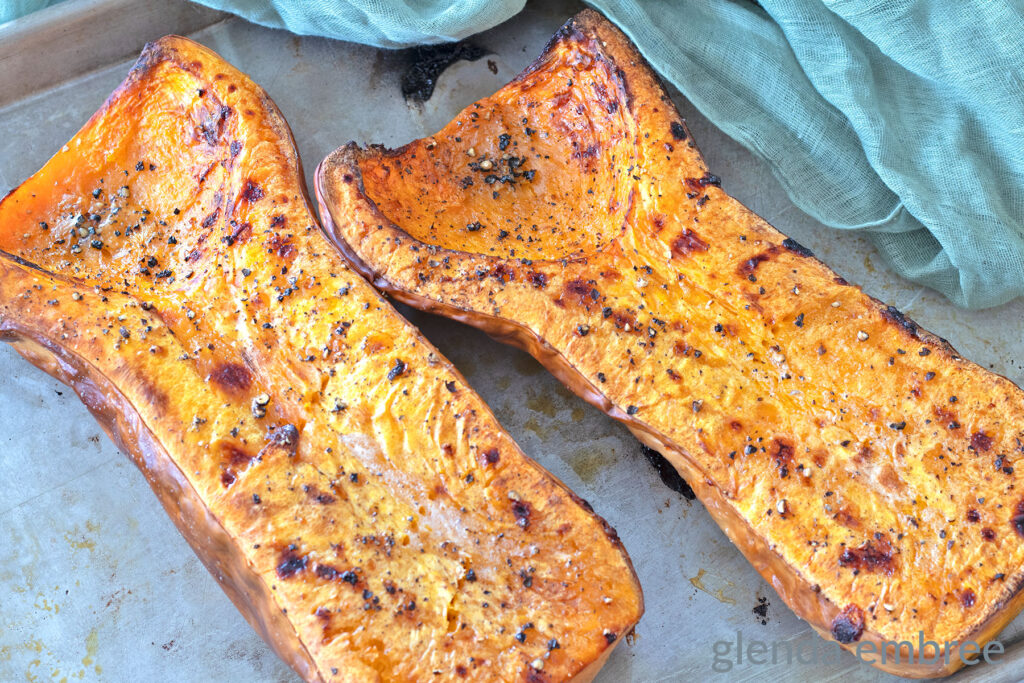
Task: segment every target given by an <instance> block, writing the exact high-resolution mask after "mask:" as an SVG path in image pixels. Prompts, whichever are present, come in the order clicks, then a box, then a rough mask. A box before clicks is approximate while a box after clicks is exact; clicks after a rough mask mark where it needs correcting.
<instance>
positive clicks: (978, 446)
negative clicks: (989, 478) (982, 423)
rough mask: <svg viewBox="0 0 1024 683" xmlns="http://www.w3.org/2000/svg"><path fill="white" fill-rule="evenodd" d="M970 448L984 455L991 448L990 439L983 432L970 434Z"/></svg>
mask: <svg viewBox="0 0 1024 683" xmlns="http://www.w3.org/2000/svg"><path fill="white" fill-rule="evenodd" d="M971 448H973V449H974V450H975V451H978V452H979V453H985V452H987V451H988V450H989V449H990V448H992V437H991V436H989V435H988V434H986V433H985V432H983V431H978V432H975V433H974V434H971Z"/></svg>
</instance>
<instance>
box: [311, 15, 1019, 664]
mask: <svg viewBox="0 0 1024 683" xmlns="http://www.w3.org/2000/svg"><path fill="white" fill-rule="evenodd" d="M530 131H532V133H531V132H530ZM503 136H508V137H507V138H505V137H503ZM505 154H511V156H512V157H513V158H514V159H516V161H513V162H512V163H511V164H509V163H508V160H507V159H505V158H504V157H503V155H505ZM520 158H522V159H523V161H522V162H519V161H518V159H520ZM482 159H487V160H489V161H490V166H489V167H488V168H485V169H482V168H481V166H480V164H481V160H482ZM506 169H507V172H506ZM530 170H532V171H533V173H532V174H530V176H529V177H527V176H525V175H522V174H523V173H525V172H526V171H530ZM513 171H515V173H513ZM485 173H487V174H489V175H495V176H501V175H511V179H505V180H502V179H501V178H500V177H498V178H497V179H492V180H487V177H486V175H484V174H485ZM517 174H520V175H517ZM467 178H468V179H469V181H472V182H469V181H467V180H466V179H467ZM481 180H483V182H481ZM316 190H317V196H318V200H319V203H320V213H321V217H322V219H323V224H324V228H325V229H326V230H327V231H328V232H329V233H330V234H331V235H332V236H333V238H334V240H335V242H336V244H337V245H338V247H339V249H340V250H341V252H342V253H343V254H345V256H346V258H348V259H349V261H350V262H351V263H352V264H353V265H354V267H355V268H357V269H358V270H359V271H360V272H361V273H363V275H364V276H365V277H366V278H367V279H369V280H370V281H371V282H373V283H374V284H375V285H376V286H377V287H379V288H381V289H383V290H385V291H387V292H388V293H389V294H390V295H392V296H393V297H395V298H396V299H398V300H401V301H403V302H405V303H408V304H410V305H412V306H415V307H418V308H421V309H423V310H427V311H431V312H434V313H438V314H440V315H445V316H448V317H451V318H453V319H456V320H459V321H461V322H464V323H467V324H471V325H474V326H476V327H479V328H480V329H483V330H484V331H486V332H488V333H489V334H491V335H492V336H493V337H495V338H496V339H499V340H501V341H505V342H507V343H511V344H514V345H516V346H518V347H520V348H523V349H524V350H526V351H527V352H529V353H531V354H532V355H533V356H534V357H536V358H537V359H538V360H539V361H540V362H541V363H543V364H544V365H545V366H546V367H547V368H548V369H549V370H550V371H551V372H552V373H554V374H555V375H556V376H557V377H558V378H559V379H560V380H561V381H562V382H563V383H565V384H566V385H567V386H568V387H569V388H570V389H572V390H573V391H574V392H575V393H577V394H578V395H580V396H581V397H582V398H584V399H585V400H587V401H588V402H590V403H592V404H593V405H595V406H596V407H598V408H599V409H601V410H603V411H605V412H606V413H608V414H609V415H610V416H612V417H613V418H615V419H617V420H620V421H621V422H623V423H624V424H625V425H626V426H627V427H628V428H629V429H630V430H631V431H632V432H633V433H634V434H635V435H636V436H637V437H638V438H639V439H640V440H641V441H642V442H644V443H645V444H647V445H648V446H650V447H652V448H655V449H656V450H658V451H660V452H661V453H662V454H663V455H665V457H666V458H668V459H669V460H670V461H671V462H672V463H673V464H674V465H675V466H676V468H677V469H678V470H679V471H680V473H681V474H682V475H683V476H684V477H685V478H686V480H687V481H688V482H689V483H690V485H691V486H692V487H693V489H694V492H695V493H696V494H697V495H698V497H699V498H700V499H701V500H702V502H704V504H705V506H706V507H707V508H708V510H709V512H710V513H711V515H712V517H713V518H714V519H715V520H716V522H718V524H719V525H720V526H721V527H722V528H723V530H724V531H725V533H726V534H727V535H728V537H729V538H730V540H732V541H733V543H735V544H736V545H737V546H738V547H739V548H740V550H741V551H742V552H743V553H744V555H745V556H746V557H747V558H748V560H750V561H751V563H752V564H753V565H754V566H755V568H756V569H757V570H758V571H759V572H760V573H761V575H762V576H763V577H764V578H765V579H766V580H767V581H768V582H769V583H770V584H771V585H772V586H773V587H774V588H775V589H776V591H777V592H778V593H779V595H780V596H781V597H782V598H783V600H784V601H785V602H786V603H787V604H788V605H789V606H790V607H791V608H792V609H793V610H794V611H795V612H796V614H798V615H799V616H800V617H802V618H803V619H805V620H807V621H808V622H809V623H810V624H811V625H812V626H813V627H814V628H815V629H816V630H817V631H818V632H819V633H820V634H821V635H822V636H823V637H825V638H830V639H834V640H837V642H840V644H841V645H842V646H843V647H845V648H847V649H849V650H851V651H855V650H856V648H857V646H858V644H860V643H864V642H869V643H872V644H873V645H874V647H875V648H876V652H877V651H878V648H879V647H880V646H881V643H882V641H883V640H887V641H904V640H909V641H911V642H912V643H914V644H915V645H916V643H917V640H918V634H919V633H923V634H924V638H925V639H926V640H934V641H938V642H939V643H943V642H944V641H954V640H956V641H961V642H962V641H964V640H974V641H976V642H978V643H980V644H984V643H985V642H986V641H988V640H990V639H991V638H993V637H995V636H996V635H997V634H998V632H999V631H1000V630H1001V629H1002V628H1003V627H1004V626H1005V625H1006V624H1007V623H1008V622H1009V621H1010V620H1011V619H1012V618H1013V617H1014V616H1015V615H1016V613H1017V612H1018V611H1019V610H1020V609H1021V607H1024V594H1022V591H1021V586H1022V584H1024V572H1022V568H1021V565H1022V561H1024V497H1022V495H1021V494H1020V493H1018V492H1016V491H1015V485H1017V484H1018V483H1019V482H1018V480H1019V478H1020V476H1021V475H1020V474H1019V473H1018V472H1016V471H1015V467H1014V465H1016V461H1017V459H1019V458H1020V457H1021V456H1022V454H1024V432H1022V431H1021V425H1022V424H1024V420H1022V416H1024V393H1022V392H1021V390H1020V389H1019V388H1018V387H1016V386H1014V385H1013V384H1012V383H1011V382H1010V381H1009V380H1006V379H1005V378H1002V377H999V376H996V375H994V374H993V373H990V372H987V371H986V370H984V369H983V368H980V367H978V366H977V365H975V364H973V363H970V362H968V361H965V360H963V359H962V358H960V357H959V356H958V355H957V354H956V352H955V350H954V349H953V348H952V347H951V346H950V345H949V344H948V343H947V342H945V341H944V340H942V339H940V338H938V337H936V336H935V335H933V334H930V333H928V332H926V331H924V330H922V329H920V328H919V327H918V326H917V325H916V324H915V323H913V321H910V320H909V319H907V318H905V317H904V316H903V315H902V314H901V313H900V312H899V311H897V310H896V309H893V308H891V307H886V306H885V305H884V304H882V303H881V302H878V301H877V300H874V299H872V298H870V297H868V296H866V295H864V294H863V293H862V292H861V291H860V290H859V288H857V287H854V286H850V285H849V284H848V283H846V282H845V281H844V280H843V279H842V278H839V277H838V276H836V274H835V273H834V272H832V271H831V270H829V269H828V268H827V267H826V266H825V265H824V264H822V263H821V262H820V261H818V260H817V259H815V258H813V255H811V254H810V253H809V252H808V251H807V250H806V249H804V248H803V247H801V246H800V245H799V244H797V243H796V242H794V241H792V240H789V239H788V238H785V236H784V235H782V234H781V233H779V232H778V231H776V230H775V229H774V228H772V227H771V226H769V225H768V224H767V223H766V222H764V221H763V220H762V219H760V218H759V217H757V216H755V215H754V214H753V213H752V212H750V211H749V210H748V209H746V208H745V207H743V206H742V205H740V204H739V203H738V202H736V201H735V200H733V199H732V198H731V197H729V196H728V195H727V194H726V193H725V192H723V191H722V190H721V189H720V187H719V186H718V181H717V179H716V178H715V177H714V176H711V175H710V174H709V173H708V170H707V168H706V166H705V164H704V162H703V159H702V158H701V156H700V153H699V151H698V150H697V149H696V147H695V146H694V144H693V141H692V138H691V137H690V135H689V131H688V130H687V129H686V127H685V124H684V123H683V121H682V120H681V119H680V117H679V115H678V112H677V111H676V109H675V107H674V106H673V105H672V103H671V101H670V99H669V98H668V96H667V95H666V93H665V91H664V89H663V88H662V87H661V85H660V83H659V82H658V80H657V77H656V76H655V75H654V74H653V72H652V71H651V70H650V68H649V67H648V66H647V65H646V63H645V62H644V60H643V58H642V57H641V56H640V55H639V53H638V52H637V51H636V50H635V48H634V47H633V46H632V45H631V44H630V42H629V41H628V39H627V38H626V37H625V36H623V35H622V34H621V33H620V32H619V31H618V30H617V29H615V28H614V27H613V26H611V25H610V24H609V23H608V22H607V21H606V20H604V19H603V17H601V16H600V15H599V14H597V13H595V12H593V11H590V10H587V11H584V12H583V13H581V14H579V15H577V16H576V17H575V18H574V19H573V20H571V21H570V22H569V23H568V24H566V26H564V27H563V28H562V29H561V30H560V31H559V33H558V34H556V36H555V37H554V38H553V39H552V41H551V42H550V43H549V45H548V46H547V48H546V49H545V51H544V53H543V54H542V55H541V56H540V57H539V58H538V59H537V60H536V61H535V62H534V64H533V65H531V66H530V67H528V68H527V69H526V70H525V71H524V72H523V73H522V74H520V75H519V76H517V77H516V78H515V79H514V80H513V81H512V82H511V83H510V84H509V85H507V86H506V87H505V88H503V89H502V90H501V91H499V92H498V93H497V94H495V95H494V96H492V97H490V98H486V99H484V100H481V101H480V102H477V103H475V104H474V105H471V106H470V107H468V108H467V109H466V110H464V111H463V112H462V113H461V114H460V115H459V116H458V117H456V119H454V120H453V121H452V123H450V124H449V125H448V126H447V127H445V129H443V130H442V131H440V132H439V133H437V134H436V135H434V136H431V137H429V138H425V139H423V140H417V141H414V142H412V143H409V144H408V145H406V146H404V147H402V148H400V149H397V150H393V151H392V150H386V149H383V148H381V147H376V146H372V147H370V148H369V149H366V150H363V149H359V148H358V147H357V146H355V145H353V144H349V145H347V146H345V147H342V148H340V149H338V150H337V151H335V152H334V153H332V154H331V155H330V156H329V157H328V158H327V159H326V160H325V161H324V162H323V163H322V164H321V166H320V168H319V169H318V171H317V176H316ZM591 191H592V192H591ZM564 207H568V208H564ZM602 212H603V215H602ZM538 228H539V229H538ZM503 233H504V234H503ZM648 269H649V270H648ZM833 302H835V303H836V304H837V305H835V306H834V305H833ZM747 354H752V355H751V356H748V355H747ZM890 358H891V359H892V360H891V361H890V360H889V359H890ZM637 379H638V380H639V383H637V382H636V381H635V380H637ZM794 390H795V391H798V392H799V393H798V395H794V394H793V393H792V392H793V391H794ZM805 397H806V400H805ZM830 406H835V407H834V408H833V407H830ZM747 437H749V440H747ZM844 442H845V443H844ZM750 449H752V450H750ZM1017 488H1019V486H1017ZM925 501H927V502H925ZM780 511H781V512H780ZM876 534H877V535H876ZM886 605H888V606H889V607H891V608H892V609H891V610H889V609H887V608H886ZM847 608H849V609H847ZM860 616H862V617H863V622H864V623H863V628H862V629H861V628H859V623H858V622H859V621H860V618H859V617H860ZM843 641H845V642H843ZM865 647H866V646H865ZM888 653H889V656H888V657H887V660H886V661H885V662H884V663H883V662H880V661H878V660H877V658H876V660H875V661H873V662H872V663H873V664H874V665H875V666H877V667H878V668H880V669H883V670H886V671H889V672H891V673H895V674H899V675H904V676H911V677H932V676H942V675H947V674H949V673H952V672H953V671H955V670H956V669H958V668H960V666H962V663H961V661H960V659H959V654H958V653H959V646H952V647H951V648H945V649H944V651H943V653H942V656H941V657H940V658H939V659H938V661H936V662H929V661H918V659H917V654H918V653H917V652H916V647H915V658H914V661H912V662H909V663H908V662H907V658H906V656H905V655H904V657H903V659H902V661H901V660H896V661H894V659H893V656H892V654H893V653H892V650H891V649H890V650H888Z"/></svg>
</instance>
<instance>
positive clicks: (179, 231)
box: [0, 37, 642, 681]
mask: <svg viewBox="0 0 1024 683" xmlns="http://www.w3.org/2000/svg"><path fill="white" fill-rule="evenodd" d="M0 250H2V251H0V338H3V339H5V340H6V341H9V342H11V343H12V344H13V345H14V347H15V348H16V349H17V350H18V351H19V352H20V353H21V354H22V355H23V356H25V357H26V358H27V359H28V360H29V361H31V362H32V363H34V364H36V365H38V366H39V367H41V368H43V369H44V370H46V371H47V372H49V373H51V374H53V375H55V376H56V377H58V378H60V379H61V380H63V381H64V382H66V383H68V384H69V385H71V386H72V387H73V388H74V389H75V391H77V392H78V394H79V396H81V398H82V400H83V401H84V402H85V403H86V405H87V406H88V407H89V409H90V410H91V411H92V412H93V413H94V414H95V415H96V417H97V418H98V419H99V420H100V422H101V423H102V424H103V426H104V427H105V428H106V430H107V432H108V433H109V434H110V435H111V436H112V437H113V439H114V440H115V441H116V442H117V443H118V444H119V445H120V446H121V447H122V448H123V449H124V450H125V451H127V452H128V453H129V454H131V456H132V457H133V458H134V459H135V461H136V463H137V464H138V466H139V467H140V468H141V469H142V471H143V472H144V473H145V475H146V477H147V478H148V479H149V482H150V483H151V485H152V487H153V490H154V491H155V492H156V494H157V496H158V497H159V499H160V501H161V502H162V503H163V505H164V507H165V508H166V509H167V512H168V513H169V514H170V515H171V517H172V519H173V520H174V522H175V524H176V525H177V526H178V529H180V531H181V533H182V534H183V535H184V536H185V537H186V538H187V539H188V540H189V542H190V543H191V544H192V547H193V548H194V549H195V551H196V553H197V554H198V555H199V557H200V558H201V559H202V560H203V562H204V563H205V564H206V566H207V567H208V568H209V570H210V571H211V572H212V573H213V575H214V576H215V577H216V578H217V580H218V581H219V582H220V583H221V585H222V586H223V588H224V590H225V591H226V592H227V594H228V595H229V596H230V597H231V599H232V600H233V601H234V603H235V604H236V605H237V606H238V608H239V609H240V610H241V611H242V612H243V613H244V614H245V616H246V618H247V619H248V620H249V622H250V623H251V624H252V625H253V627H254V628H256V630H257V631H259V632H260V634H261V635H262V636H263V638H264V639H266V641H267V642H268V643H269V644H270V645H271V646H273V648H274V649H275V650H276V651H277V653H278V654H279V655H280V656H281V657H282V658H283V659H284V660H286V661H287V662H288V663H289V664H290V665H291V666H292V667H294V668H295V670H296V671H297V672H299V673H300V674H301V675H302V676H303V677H304V678H305V679H307V680H310V681H378V680H380V681H384V680H388V681H391V680H396V681H399V680H401V681H424V680H432V681H433V680H464V679H465V680H524V681H560V680H568V679H574V680H577V679H578V680H587V679H589V678H590V677H592V675H593V674H594V673H595V672H596V671H597V669H598V668H600V666H601V664H602V662H603V661H604V660H605V658H606V657H607V656H608V653H609V652H611V650H612V648H613V647H614V646H615V645H616V644H617V643H618V642H619V641H620V640H621V639H622V637H623V636H625V635H626V633H627V632H628V631H629V630H630V629H631V628H632V626H633V624H634V623H635V622H636V621H637V619H638V618H639V616H640V614H641V611H642V598H641V593H640V588H639V586H638V584H637V581H636V577H635V575H634V573H633V570H632V567H631V565H630V562H629V559H628V557H627V555H626V553H625V551H624V550H623V548H622V546H621V545H620V543H619V541H618V539H617V538H616V536H615V533H614V532H613V531H612V530H611V529H610V528H609V527H608V526H607V525H606V524H605V523H604V521H603V520H602V519H601V518H599V517H597V516H596V515H595V514H594V513H593V511H592V510H591V509H590V507H589V506H588V505H587V504H586V503H584V502H583V501H581V500H580V499H578V498H576V497H575V496H574V495H573V494H572V493H571V492H570V491H569V490H567V489H566V488H565V487H564V486H563V485H562V484H561V483H560V482H559V481H557V480H556V479H555V478H554V477H553V476H551V475H550V474H549V473H547V472H546V471H545V470H543V469H542V468H541V467H540V466H539V465H537V464H536V463H534V462H533V461H531V460H530V459H529V458H527V457H526V456H525V455H524V454H523V453H522V451H520V450H519V448H518V447H517V446H516V444H515V443H513V441H512V440H511V439H510V438H509V436H508V435H507V434H506V433H505V432H504V431H503V430H502V428H501V427H500V426H499V425H498V423H497V422H496V421H495V418H494V416H493V415H492V414H491V411H490V410H489V409H488V408H487V406H486V405H485V404H484V403H483V402H482V400H481V399H480V398H479V397H478V396H477V395H476V394H475V393H474V392H473V390H472V389H470V388H469V387H468V386H466V382H465V380H464V379H463V378H462V376H461V375H460V374H459V373H458V372H457V371H456V370H455V368H453V367H452V365H451V364H450V363H449V362H448V361H447V360H446V359H445V358H443V357H442V356H441V355H440V354H439V353H438V352H437V350H436V349H434V348H433V347H432V346H431V345H430V344H429V343H428V342H427V341H426V340H425V339H424V338H423V337H422V336H421V335H420V334H419V333H418V332H417V330H416V329H415V328H414V327H412V326H411V325H410V324H409V323H407V322H406V321H405V320H404V319H403V318H402V317H401V316H399V315H398V313H397V312H395V311H394V310H393V309H392V308H391V306H390V305H388V304H387V303H386V302H385V301H384V300H383V299H382V298H381V297H380V295H379V294H377V292H376V291H375V290H374V289H373V288H372V287H371V286H370V285H369V284H368V283H366V282H365V281H364V280H363V279H362V278H361V277H360V276H359V275H358V274H356V273H355V272H353V271H352V270H351V269H350V268H349V267H348V266H347V265H346V264H345V262H344V261H343V260H342V259H341V257H340V256H339V255H338V254H337V252H336V251H335V249H334V248H333V247H332V246H331V244H330V243H329V242H328V240H327V239H326V238H325V236H324V234H323V233H322V231H321V230H320V228H319V227H318V225H317V223H316V221H315V219H314V216H313V214H312V213H311V208H310V206H309V204H308V202H307V199H306V196H305V190H304V183H303V179H302V172H301V167H300V165H299V160H298V157H297V153H296V150H295V145H294V143H293V140H292V138H291V134H290V132H289V129H288V127H287V125H286V124H285V121H284V119H283V118H282V117H281V114H280V112H279V111H278V110H277V108H276V107H275V106H274V104H273V102H271V100H270V99H269V98H268V97H267V95H266V93H265V92H264V91H263V90H262V89H260V88H259V87H258V86H256V85H255V84H254V83H253V82H252V81H251V80H249V79H248V78H247V77H246V76H245V75H243V74H242V73H240V72H239V71H237V70H236V69H234V68H233V67H231V66H230V65H229V64H227V63H225V62H224V61H223V60H222V59H220V58H219V57H218V56H217V55H216V54H214V53H213V52H211V51H210V50H208V49H206V48H204V47H202V46H200V45H198V44H196V43H193V42H191V41H189V40H186V39H184V38H177V37H168V38H164V39H162V40H160V41H158V42H156V43H155V44H152V45H149V46H148V47H147V48H146V50H145V52H144V53H143V54H142V57H141V58H140V60H139V61H138V63H137V64H136V65H135V67H134V68H133V69H132V71H131V73H130V75H129V76H128V78H127V80H125V82H124V83H123V84H122V85H121V86H120V87H119V88H118V89H117V90H116V91H115V92H114V94H113V95H112V96H111V97H110V99H109V100H108V101H107V102H106V104H105V105H104V106H103V108H102V109H101V110H100V111H99V112H97V113H96V115H95V116H93V118H92V119H91V120H90V121H89V122H88V123H87V124H86V126H85V127H84V128H83V129H82V130H81V131H80V132H79V133H78V134H77V135H76V136H75V137H74V139H72V140H71V141H70V142H69V143H68V144H67V145H65V146H64V148H63V149H62V150H61V151H60V152H58V153H57V155H56V156H54V157H53V158H52V159H51V160H50V161H49V162H48V163H47V164H46V166H45V167H44V168H43V169H42V170H41V171H39V172H38V173H37V174H36V175H34V176H33V177H31V178H30V179H29V180H27V181H26V182H25V183H24V184H23V185H22V186H20V187H19V188H17V189H16V190H14V191H13V192H12V193H11V194H9V195H8V196H7V197H6V198H5V199H4V200H3V203H2V204H0Z"/></svg>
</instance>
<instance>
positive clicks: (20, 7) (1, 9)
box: [0, 0, 63, 24]
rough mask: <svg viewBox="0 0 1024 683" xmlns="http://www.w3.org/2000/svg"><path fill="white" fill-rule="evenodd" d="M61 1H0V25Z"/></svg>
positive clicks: (61, 0)
mask: <svg viewBox="0 0 1024 683" xmlns="http://www.w3.org/2000/svg"><path fill="white" fill-rule="evenodd" d="M59 2H63V0H0V24H2V23H4V22H7V21H13V20H14V19H19V18H21V17H23V16H25V15H26V14H31V13H32V12H35V11H37V10H41V9H43V8H44V7H49V6H50V5H56V4H57V3H59Z"/></svg>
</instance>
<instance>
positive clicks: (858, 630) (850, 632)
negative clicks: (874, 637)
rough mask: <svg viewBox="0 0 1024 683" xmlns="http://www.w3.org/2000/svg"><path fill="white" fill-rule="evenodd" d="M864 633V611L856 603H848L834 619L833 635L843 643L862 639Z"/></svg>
mask: <svg viewBox="0 0 1024 683" xmlns="http://www.w3.org/2000/svg"><path fill="white" fill-rule="evenodd" d="M863 633H864V612H863V611H862V610H861V608H860V607H858V606H857V605H854V604H850V605H847V606H846V607H844V608H843V610H842V611H841V612H840V613H839V614H837V615H836V617H835V619H833V620H832V637H833V638H835V640H836V642H838V643H842V644H843V645H849V644H850V643H853V642H856V641H858V640H860V637H861V635H862V634H863Z"/></svg>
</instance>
